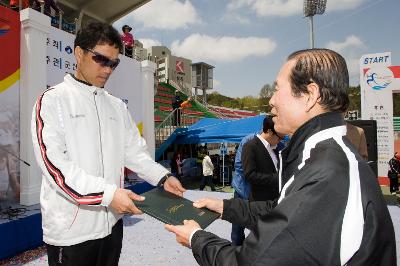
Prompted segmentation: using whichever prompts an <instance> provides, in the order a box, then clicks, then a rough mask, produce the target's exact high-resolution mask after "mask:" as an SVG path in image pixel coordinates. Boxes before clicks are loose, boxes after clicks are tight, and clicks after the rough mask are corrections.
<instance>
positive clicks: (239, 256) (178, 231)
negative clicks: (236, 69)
mask: <svg viewBox="0 0 400 266" xmlns="http://www.w3.org/2000/svg"><path fill="white" fill-rule="evenodd" d="M276 84H277V85H276V87H275V90H274V94H273V95H272V97H271V99H270V102H269V104H270V106H271V108H272V109H271V115H272V116H273V121H274V124H275V125H274V129H275V130H276V131H277V132H279V133H280V134H285V135H289V136H291V139H290V142H289V145H288V146H287V147H286V148H285V149H284V150H283V151H282V152H281V153H280V157H281V158H280V160H281V162H282V163H280V169H279V191H280V196H279V199H277V200H274V201H263V202H260V201H257V202H250V203H249V202H248V201H245V200H241V199H229V200H220V199H210V198H206V199H200V200H197V201H195V202H194V204H193V205H194V206H195V207H197V208H203V207H206V208H208V209H210V210H214V211H216V212H218V213H219V214H221V218H222V219H224V220H227V221H229V222H232V223H237V224H240V225H242V226H244V227H246V228H248V229H249V230H250V234H249V236H248V237H247V238H246V239H245V240H244V242H243V245H242V246H240V247H235V246H232V244H231V242H230V241H228V240H225V239H222V238H220V237H218V236H216V235H215V234H212V233H209V232H206V231H204V230H202V229H201V228H200V226H199V225H198V223H196V222H195V221H193V220H190V221H187V220H185V221H184V224H183V225H176V226H173V225H165V228H166V229H167V230H168V231H170V232H173V233H174V234H175V236H176V240H177V242H178V243H180V244H182V245H184V246H186V247H190V248H191V249H192V253H193V256H194V258H195V259H196V261H197V262H198V263H199V264H200V265H203V266H204V265H230V266H235V265H291V266H296V265H299V266H303V265H347V266H351V265H385V266H388V265H390V266H395V265H396V264H397V263H396V239H395V233H394V228H393V223H392V220H391V218H390V215H389V211H388V208H387V204H386V202H385V199H384V198H383V195H382V191H381V188H380V187H379V185H378V183H377V182H376V178H375V176H374V173H373V172H372V170H371V168H370V167H369V166H368V165H367V162H366V161H365V160H364V159H363V158H362V157H361V156H360V155H359V154H358V152H357V150H356V149H355V148H354V147H353V146H352V145H350V143H349V142H348V141H347V139H346V137H345V135H346V125H345V121H344V119H343V116H342V112H344V111H345V110H347V107H348V105H349V97H348V87H349V74H348V71H347V66H346V61H345V59H344V58H343V57H342V56H341V55H339V54H338V53H336V52H334V51H332V50H328V49H307V50H301V51H297V52H294V53H292V54H291V55H290V56H289V57H288V59H287V61H286V62H285V63H284V65H283V66H282V68H281V70H280V71H279V74H278V76H277V79H276Z"/></svg>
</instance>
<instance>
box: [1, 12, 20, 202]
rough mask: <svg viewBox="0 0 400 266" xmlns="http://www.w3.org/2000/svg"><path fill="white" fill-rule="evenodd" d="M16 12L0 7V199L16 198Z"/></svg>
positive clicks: (17, 177)
mask: <svg viewBox="0 0 400 266" xmlns="http://www.w3.org/2000/svg"><path fill="white" fill-rule="evenodd" d="M19 57H20V22H19V13H18V12H15V11H13V10H11V9H8V8H5V7H3V6H0V58H1V59H0V62H1V63H0V64H1V66H0V202H1V201H2V200H11V201H16V200H17V201H19V196H20V195H19V193H20V182H19V181H20V169H19V162H18V160H17V159H16V158H17V157H16V156H19V142H20V139H19V136H20V126H19V125H20V123H19V95H20V63H19V62H20V58H19Z"/></svg>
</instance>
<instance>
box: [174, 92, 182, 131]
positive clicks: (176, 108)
mask: <svg viewBox="0 0 400 266" xmlns="http://www.w3.org/2000/svg"><path fill="white" fill-rule="evenodd" d="M182 103H183V101H182V99H181V96H180V95H179V91H175V98H174V99H173V100H172V111H173V112H174V116H173V125H174V126H180V125H181V110H180V107H181V104H182Z"/></svg>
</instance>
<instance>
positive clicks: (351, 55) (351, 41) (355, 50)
mask: <svg viewBox="0 0 400 266" xmlns="http://www.w3.org/2000/svg"><path fill="white" fill-rule="evenodd" d="M326 48H328V49H331V50H334V51H336V52H338V53H339V54H341V55H342V56H343V57H344V58H345V59H346V63H347V68H348V70H349V75H350V83H351V84H358V83H357V82H358V75H359V60H360V57H361V55H362V54H363V53H364V52H365V51H366V45H365V44H364V42H363V41H362V40H361V39H360V38H359V37H357V36H354V35H350V36H347V38H346V39H345V40H344V41H343V42H334V41H330V42H329V43H328V44H327V45H326Z"/></svg>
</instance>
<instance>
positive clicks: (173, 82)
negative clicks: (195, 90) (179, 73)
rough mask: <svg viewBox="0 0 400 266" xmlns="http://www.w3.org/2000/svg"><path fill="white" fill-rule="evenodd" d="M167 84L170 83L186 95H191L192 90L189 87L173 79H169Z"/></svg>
mask: <svg viewBox="0 0 400 266" xmlns="http://www.w3.org/2000/svg"><path fill="white" fill-rule="evenodd" d="M169 84H171V85H172V86H174V87H175V89H177V90H178V91H180V92H182V93H184V94H186V95H187V96H192V91H191V90H190V89H189V88H184V87H182V86H181V85H179V84H178V83H177V82H175V81H174V80H173V79H169Z"/></svg>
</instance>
